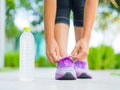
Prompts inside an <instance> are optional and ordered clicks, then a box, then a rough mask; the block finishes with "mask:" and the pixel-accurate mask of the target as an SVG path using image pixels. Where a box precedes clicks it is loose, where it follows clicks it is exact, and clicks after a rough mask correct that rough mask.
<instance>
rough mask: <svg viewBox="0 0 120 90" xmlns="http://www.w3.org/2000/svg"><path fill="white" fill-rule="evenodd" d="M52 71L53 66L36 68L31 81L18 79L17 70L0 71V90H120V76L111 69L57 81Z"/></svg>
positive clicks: (53, 70)
mask: <svg viewBox="0 0 120 90" xmlns="http://www.w3.org/2000/svg"><path fill="white" fill-rule="evenodd" d="M54 72H55V69H54V68H41V69H36V70H35V80H34V81H32V82H22V81H19V80H18V71H12V72H1V73H0V90H120V76H113V75H111V72H113V71H92V73H93V76H94V78H93V79H91V80H90V79H89V80H88V79H84V80H83V79H79V80H74V81H57V80H55V79H54ZM115 72H116V71H115ZM117 72H120V71H117Z"/></svg>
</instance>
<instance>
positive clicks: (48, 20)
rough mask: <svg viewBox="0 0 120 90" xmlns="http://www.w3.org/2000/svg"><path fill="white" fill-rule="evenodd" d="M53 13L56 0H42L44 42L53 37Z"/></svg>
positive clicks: (54, 13)
mask: <svg viewBox="0 0 120 90" xmlns="http://www.w3.org/2000/svg"><path fill="white" fill-rule="evenodd" d="M55 15H56V0H44V29H45V40H46V43H49V42H50V41H51V40H53V39H54V24H55Z"/></svg>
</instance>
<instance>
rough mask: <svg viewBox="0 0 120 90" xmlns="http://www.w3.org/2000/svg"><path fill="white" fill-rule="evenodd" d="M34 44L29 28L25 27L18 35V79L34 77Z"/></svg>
mask: <svg viewBox="0 0 120 90" xmlns="http://www.w3.org/2000/svg"><path fill="white" fill-rule="evenodd" d="M34 44H35V43H34V37H33V35H32V33H31V32H30V28H29V27H25V28H24V32H23V33H22V34H21V36H20V65H19V66H20V68H19V79H20V80H22V81H31V80H33V79H34V57H35V45H34Z"/></svg>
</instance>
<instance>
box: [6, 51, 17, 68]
mask: <svg viewBox="0 0 120 90" xmlns="http://www.w3.org/2000/svg"><path fill="white" fill-rule="evenodd" d="M5 67H19V53H18V52H8V53H6V54H5Z"/></svg>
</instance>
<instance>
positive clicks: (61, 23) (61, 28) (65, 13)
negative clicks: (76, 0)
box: [54, 0, 71, 57]
mask: <svg viewBox="0 0 120 90" xmlns="http://www.w3.org/2000/svg"><path fill="white" fill-rule="evenodd" d="M70 10H71V0H57V13H56V20H55V32H54V33H55V34H54V35H55V39H56V41H57V44H58V46H59V50H60V55H61V57H65V56H68V54H67V43H68V32H69V23H70V21H69V19H70Z"/></svg>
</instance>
